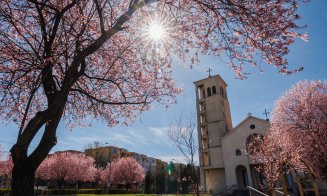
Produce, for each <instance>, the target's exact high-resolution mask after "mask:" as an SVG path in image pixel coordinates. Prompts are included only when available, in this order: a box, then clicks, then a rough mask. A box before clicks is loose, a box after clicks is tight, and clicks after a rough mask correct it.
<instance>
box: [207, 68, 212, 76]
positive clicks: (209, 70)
mask: <svg viewBox="0 0 327 196" xmlns="http://www.w3.org/2000/svg"><path fill="white" fill-rule="evenodd" d="M211 71H212V69H210V68H209V69H208V71H207V72H209V77H211V74H210V72H211Z"/></svg>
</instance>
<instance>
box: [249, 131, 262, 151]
mask: <svg viewBox="0 0 327 196" xmlns="http://www.w3.org/2000/svg"><path fill="white" fill-rule="evenodd" d="M263 140H264V137H263V135H261V134H258V133H253V134H251V135H249V136H248V137H247V139H246V143H245V147H246V151H247V153H248V154H249V155H252V154H253V153H254V152H255V151H256V150H257V148H258V147H259V146H260V145H261V144H262V143H263Z"/></svg>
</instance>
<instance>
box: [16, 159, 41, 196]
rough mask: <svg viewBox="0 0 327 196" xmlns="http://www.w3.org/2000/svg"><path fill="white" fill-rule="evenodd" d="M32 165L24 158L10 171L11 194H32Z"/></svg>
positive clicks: (29, 195) (18, 195) (24, 195)
mask: <svg viewBox="0 0 327 196" xmlns="http://www.w3.org/2000/svg"><path fill="white" fill-rule="evenodd" d="M34 174H35V171H34V169H33V167H31V165H30V164H29V162H28V161H27V160H26V161H25V162H23V163H20V164H19V165H16V164H15V166H14V168H13V171H12V182H11V190H12V195H13V196H32V195H33V194H34Z"/></svg>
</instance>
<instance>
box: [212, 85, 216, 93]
mask: <svg viewBox="0 0 327 196" xmlns="http://www.w3.org/2000/svg"><path fill="white" fill-rule="evenodd" d="M216 93H217V91H216V87H215V86H213V87H212V94H213V95H215V94H216Z"/></svg>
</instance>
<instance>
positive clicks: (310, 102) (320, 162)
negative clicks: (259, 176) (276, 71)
mask: <svg viewBox="0 0 327 196" xmlns="http://www.w3.org/2000/svg"><path fill="white" fill-rule="evenodd" d="M326 111H327V85H326V82H321V81H303V82H298V83H297V84H295V85H294V86H293V87H292V88H291V89H290V90H288V91H287V92H286V93H285V94H284V95H283V96H281V97H280V98H279V99H278V100H277V102H276V106H275V109H274V112H273V117H272V121H271V130H270V131H269V133H268V134H267V135H266V136H265V138H264V141H263V142H262V143H261V145H259V146H257V147H256V148H255V147H254V148H255V149H256V151H255V153H254V156H253V157H254V158H255V159H257V160H258V161H261V162H263V166H262V169H263V172H264V174H265V178H266V179H267V181H268V182H269V185H270V186H271V187H273V185H274V183H275V182H276V181H277V180H278V179H279V178H280V176H281V175H284V174H285V173H287V172H288V171H290V170H291V169H305V170H307V171H309V172H310V173H311V174H313V175H314V176H315V177H317V178H319V179H321V180H323V181H327V172H326V171H327V152H326V149H327V131H326V130H327V113H326Z"/></svg>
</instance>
